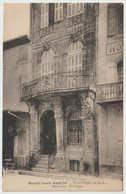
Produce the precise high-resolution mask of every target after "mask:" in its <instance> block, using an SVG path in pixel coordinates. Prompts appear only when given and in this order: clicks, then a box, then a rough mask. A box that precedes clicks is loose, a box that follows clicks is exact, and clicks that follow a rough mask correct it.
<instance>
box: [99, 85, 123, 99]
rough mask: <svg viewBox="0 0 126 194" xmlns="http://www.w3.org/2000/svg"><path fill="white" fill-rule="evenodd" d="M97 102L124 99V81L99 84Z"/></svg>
mask: <svg viewBox="0 0 126 194" xmlns="http://www.w3.org/2000/svg"><path fill="white" fill-rule="evenodd" d="M96 91H97V92H96V100H97V103H104V102H111V101H120V100H123V83H122V82H116V83H109V84H103V85H99V86H97V90H96Z"/></svg>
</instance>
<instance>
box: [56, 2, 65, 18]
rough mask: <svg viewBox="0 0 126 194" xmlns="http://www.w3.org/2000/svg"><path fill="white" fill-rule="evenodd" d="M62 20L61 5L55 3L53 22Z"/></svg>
mask: <svg viewBox="0 0 126 194" xmlns="http://www.w3.org/2000/svg"><path fill="white" fill-rule="evenodd" d="M60 20H63V3H55V21H56V22H57V21H60Z"/></svg>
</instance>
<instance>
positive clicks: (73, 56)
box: [67, 41, 83, 72]
mask: <svg viewBox="0 0 126 194" xmlns="http://www.w3.org/2000/svg"><path fill="white" fill-rule="evenodd" d="M77 46H78V47H80V46H81V49H79V48H78V49H75V48H77ZM82 47H83V46H82V44H81V43H80V42H79V41H77V42H75V43H71V44H70V45H69V47H68V52H67V71H68V72H73V71H81V70H82V69H83V52H82ZM72 49H73V50H72ZM80 60H81V61H80Z"/></svg>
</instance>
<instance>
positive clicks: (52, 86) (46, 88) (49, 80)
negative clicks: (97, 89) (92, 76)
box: [22, 71, 89, 100]
mask: <svg viewBox="0 0 126 194" xmlns="http://www.w3.org/2000/svg"><path fill="white" fill-rule="evenodd" d="M88 86H89V76H88V75H86V74H85V72H84V71H74V72H62V73H55V74H50V75H45V76H43V77H40V78H38V79H35V80H33V81H31V82H29V83H26V84H23V86H22V100H23V99H26V98H30V97H34V96H37V95H39V94H45V93H51V92H63V91H74V90H81V89H83V88H84V87H85V88H86V87H88Z"/></svg>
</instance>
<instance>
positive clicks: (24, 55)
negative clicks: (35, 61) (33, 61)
mask: <svg viewBox="0 0 126 194" xmlns="http://www.w3.org/2000/svg"><path fill="white" fill-rule="evenodd" d="M27 59H28V47H27V46H26V47H21V48H20V49H19V61H22V62H23V61H26V60H27Z"/></svg>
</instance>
